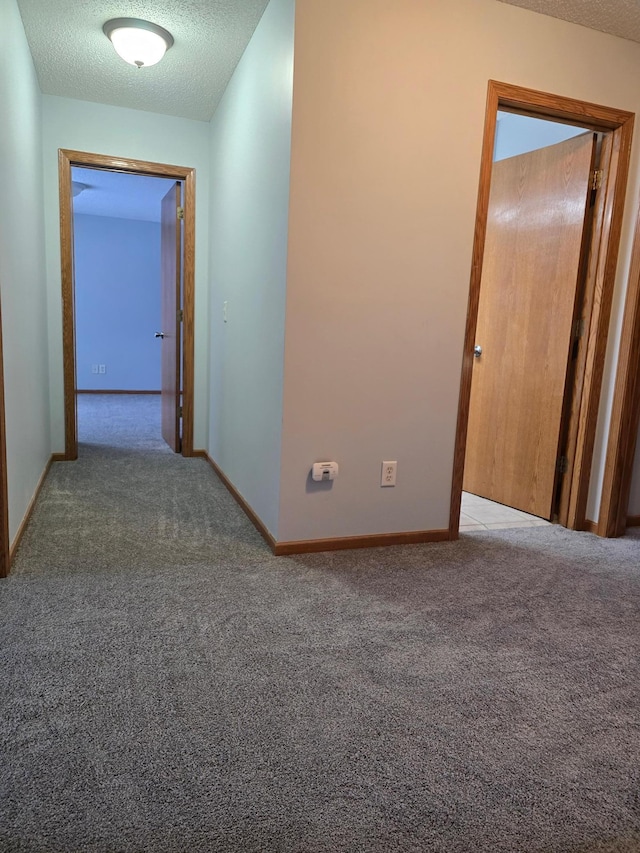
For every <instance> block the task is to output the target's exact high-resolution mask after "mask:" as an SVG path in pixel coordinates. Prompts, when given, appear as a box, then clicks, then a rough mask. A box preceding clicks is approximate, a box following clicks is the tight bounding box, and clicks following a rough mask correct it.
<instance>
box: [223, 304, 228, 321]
mask: <svg viewBox="0 0 640 853" xmlns="http://www.w3.org/2000/svg"><path fill="white" fill-rule="evenodd" d="M222 319H223V321H224V322H225V323H226V322H227V303H226V302H223V303H222Z"/></svg>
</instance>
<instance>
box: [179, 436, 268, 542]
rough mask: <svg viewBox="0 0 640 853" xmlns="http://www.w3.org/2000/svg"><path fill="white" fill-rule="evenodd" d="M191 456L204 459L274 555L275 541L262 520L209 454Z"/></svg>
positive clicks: (197, 451) (205, 452)
mask: <svg viewBox="0 0 640 853" xmlns="http://www.w3.org/2000/svg"><path fill="white" fill-rule="evenodd" d="M192 456H195V457H197V458H198V459H204V460H205V461H206V462H208V463H209V465H211V467H212V468H213V470H214V472H215V474H216V476H217V477H218V479H219V480H220V481H221V482H222V485H223V486H224V487H225V488H226V489H227V491H228V492H229V494H230V495H231V497H232V498H233V499H234V501H235V502H236V503H237V504H238V506H239V507H240V509H241V510H242V511H243V512H244V514H245V515H246V516H247V518H248V519H249V521H250V522H251V523H252V524H253V526H254V527H255V529H256V530H257V531H258V533H259V534H260V535H261V536H262V538H263V539H264V540H265V542H266V543H267V545H268V546H269V548H271V550H272V551H273V553H274V554H275V553H276V550H275V548H276V540H275V539H274V538H273V536H272V535H271V534H270V533H269V531H268V530H267V528H266V527H265V525H264V524H263V522H262V519H261V518H260V517H259V516H258V515H256V513H255V512H254V511H253V509H252V508H251V507H250V506H249V504H248V503H247V502H246V501H245V499H244V498H243V497H242V495H241V494H240V492H239V491H238V490H237V489H236V487H235V486H234V485H233V483H232V482H231V480H230V479H229V478H228V477H227V475H226V474H225V473H224V472H223V470H222V468H220V466H219V465H217V464H216V463H215V462H214V461H213V459H212V458H211V457H210V456H209V454H208V453H207V451H206V450H194V451H193V454H192Z"/></svg>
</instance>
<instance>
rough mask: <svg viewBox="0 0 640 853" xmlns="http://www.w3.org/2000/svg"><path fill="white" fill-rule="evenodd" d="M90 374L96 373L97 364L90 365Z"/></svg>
mask: <svg viewBox="0 0 640 853" xmlns="http://www.w3.org/2000/svg"><path fill="white" fill-rule="evenodd" d="M91 372H92V373H97V372H98V365H97V364H92V365H91Z"/></svg>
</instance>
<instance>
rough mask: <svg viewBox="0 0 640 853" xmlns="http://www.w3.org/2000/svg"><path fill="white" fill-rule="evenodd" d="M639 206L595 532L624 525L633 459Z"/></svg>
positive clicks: (637, 422) (638, 393)
mask: <svg viewBox="0 0 640 853" xmlns="http://www.w3.org/2000/svg"><path fill="white" fill-rule="evenodd" d="M639 368H640V209H639V210H638V214H637V219H636V230H635V234H634V238H633V248H632V250H631V265H630V269H629V278H628V282H627V294H626V298H625V306H624V314H623V319H622V332H621V335H620V348H619V353H618V366H617V368H616V381H615V386H614V392H613V405H612V410H611V421H610V424H609V437H608V440H607V456H606V461H605V472H604V481H603V485H602V498H601V502H600V514H599V517H598V527H597V530H596V532H597V533H598V535H599V536H622V534H623V533H624V531H625V529H626V527H627V515H628V511H629V496H630V493H631V479H632V475H633V463H634V461H635V454H636V445H637V437H638V428H639V426H640V376H638V372H639Z"/></svg>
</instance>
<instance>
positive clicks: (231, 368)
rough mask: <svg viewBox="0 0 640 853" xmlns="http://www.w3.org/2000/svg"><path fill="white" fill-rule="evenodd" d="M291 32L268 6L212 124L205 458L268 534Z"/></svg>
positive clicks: (276, 4)
mask: <svg viewBox="0 0 640 853" xmlns="http://www.w3.org/2000/svg"><path fill="white" fill-rule="evenodd" d="M293 21H294V0H271V3H270V4H269V6H268V7H267V9H266V11H265V14H264V16H263V18H262V20H261V22H260V24H259V26H258V28H257V30H256V32H255V34H254V36H253V38H252V40H251V42H250V44H249V46H248V47H247V50H246V51H245V53H244V56H243V58H242V60H241V62H240V64H239V65H238V67H237V69H236V71H235V74H234V76H233V79H232V80H231V82H230V84H229V87H228V88H227V91H226V93H225V95H224V97H223V100H222V102H221V104H220V106H219V107H218V110H217V111H216V114H215V116H214V118H213V121H212V124H211V130H212V139H211V223H210V234H209V243H210V260H209V264H210V281H211V410H210V433H209V452H210V454H211V456H212V458H213V459H214V460H215V461H216V462H217V463H218V465H220V467H221V468H222V469H223V471H224V472H225V474H226V475H227V476H228V477H229V479H230V480H231V482H232V483H233V484H234V485H235V487H236V488H237V489H238V491H239V492H240V493H241V494H242V496H243V497H244V498H245V500H246V501H248V503H249V504H250V505H251V506H252V507H253V509H254V510H255V511H256V512H257V513H258V515H259V516H260V518H261V519H262V520H263V522H264V523H265V525H266V526H267V528H268V529H269V530H270V531H271V532H272V533H273V534H275V533H276V529H277V518H278V515H277V513H278V489H279V478H280V442H281V424H282V370H283V346H284V322H285V317H284V309H285V292H286V263H287V221H288V202H289V167H290V149H291V102H292V80H293ZM225 302H226V303H227V318H228V321H227V322H226V323H225V322H224V319H223V303H225Z"/></svg>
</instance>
